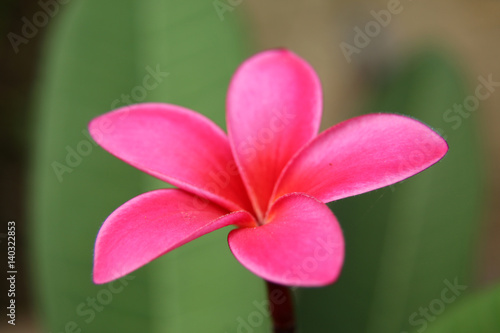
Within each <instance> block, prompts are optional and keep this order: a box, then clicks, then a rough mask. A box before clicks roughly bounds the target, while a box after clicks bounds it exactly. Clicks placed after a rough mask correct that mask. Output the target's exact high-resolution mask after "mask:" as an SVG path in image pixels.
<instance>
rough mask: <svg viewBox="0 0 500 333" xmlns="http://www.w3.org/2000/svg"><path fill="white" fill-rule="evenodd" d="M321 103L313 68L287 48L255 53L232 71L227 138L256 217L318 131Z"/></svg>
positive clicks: (265, 207)
mask: <svg viewBox="0 0 500 333" xmlns="http://www.w3.org/2000/svg"><path fill="white" fill-rule="evenodd" d="M321 108H322V97H321V85H320V82H319V79H318V77H317V76H316V73H315V72H314V70H313V69H312V68H311V67H310V66H309V65H308V64H307V63H306V62H305V61H304V60H302V59H301V58H299V57H298V56H296V55H295V54H293V53H291V52H289V51H287V50H272V51H266V52H262V53H260V54H257V55H256V56H254V57H252V58H250V59H249V60H247V61H246V62H245V63H243V65H242V66H241V67H240V68H239V69H238V71H237V72H236V74H235V75H234V77H233V79H232V81H231V84H230V87H229V91H228V98H227V126H228V132H229V140H230V142H231V148H232V149H233V153H234V156H235V159H236V162H237V163H238V166H239V167H240V171H241V174H242V178H243V181H244V182H245V185H246V186H247V190H248V192H249V194H250V199H251V201H252V203H253V206H254V209H255V210H256V211H257V212H256V213H257V216H258V217H259V218H262V217H263V215H264V213H265V212H266V210H267V206H268V201H269V199H270V197H271V194H272V191H273V188H274V185H275V183H276V180H277V179H278V177H279V175H280V173H281V171H282V169H283V167H284V166H285V165H286V163H287V162H288V161H289V160H290V158H291V157H292V156H293V155H294V154H295V153H296V152H297V151H298V150H299V149H300V148H302V146H304V145H305V144H306V143H307V142H309V141H310V140H311V139H312V138H314V136H316V135H317V133H318V128H319V123H320V120H321Z"/></svg>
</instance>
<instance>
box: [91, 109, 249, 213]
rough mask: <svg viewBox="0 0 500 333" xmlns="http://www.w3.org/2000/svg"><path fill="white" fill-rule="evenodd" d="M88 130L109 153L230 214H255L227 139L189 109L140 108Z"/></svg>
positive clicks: (100, 120)
mask: <svg viewBox="0 0 500 333" xmlns="http://www.w3.org/2000/svg"><path fill="white" fill-rule="evenodd" d="M89 131H90V134H91V135H92V137H93V138H94V139H95V141H96V142H97V143H98V144H99V145H101V146H102V147H103V148H104V149H106V150H107V151H109V152H110V153H111V154H113V155H115V156H116V157H118V158H120V159H122V160H123V161H125V162H127V163H129V164H131V165H133V166H134V167H136V168H138V169H140V170H142V171H145V172H147V173H149V174H150V175H153V176H155V177H157V178H159V179H161V180H163V181H166V182H168V183H171V184H172V185H175V186H177V187H179V188H182V189H184V190H186V191H189V192H191V193H194V194H197V195H199V196H201V197H204V198H207V199H209V200H211V201H213V202H215V203H217V204H219V205H221V206H223V207H225V208H228V209H230V210H239V209H247V210H248V209H251V204H250V202H249V200H248V195H247V194H246V190H245V187H244V185H243V183H242V181H241V177H240V175H239V172H238V169H237V166H236V163H235V162H234V159H233V156H232V152H231V148H230V146H229V142H228V139H227V136H226V134H225V133H224V132H223V131H222V130H221V129H220V128H219V127H218V126H217V125H215V124H214V123H213V122H211V121H210V120H209V119H207V118H205V117H204V116H202V115H200V114H198V113H196V112H193V111H191V110H188V109H185V108H182V107H179V106H175V105H169V104H160V103H145V104H137V105H132V106H128V107H124V108H121V109H118V110H116V111H113V112H109V113H107V114H104V115H102V116H99V117H97V118H95V119H94V120H92V122H91V123H90V125H89Z"/></svg>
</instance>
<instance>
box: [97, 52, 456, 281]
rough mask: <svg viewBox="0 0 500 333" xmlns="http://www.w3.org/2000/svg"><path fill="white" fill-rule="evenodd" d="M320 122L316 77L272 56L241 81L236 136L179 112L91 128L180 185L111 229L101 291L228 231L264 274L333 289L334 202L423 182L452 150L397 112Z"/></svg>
mask: <svg viewBox="0 0 500 333" xmlns="http://www.w3.org/2000/svg"><path fill="white" fill-rule="evenodd" d="M321 112H322V95H321V86H320V82H319V80H318V77H317V76H316V73H315V72H314V70H313V69H312V68H311V67H310V66H309V65H308V64H307V63H306V62H305V61H304V60H302V59H301V58H299V57H298V56H296V55H295V54H293V53H291V52H290V51H287V50H271V51H266V52H262V53H259V54H257V55H255V56H253V57H252V58H250V59H248V60H247V61H246V62H245V63H243V65H242V66H241V67H240V68H239V69H238V71H237V72H236V74H235V75H234V77H233V79H232V81H231V84H230V87H229V91H228V96H227V128H228V134H227V135H226V133H225V132H224V131H223V130H221V129H220V128H219V127H218V126H217V125H215V124H214V123H213V122H212V121H210V120H209V119H207V118H205V117H204V116H202V115H200V114H198V113H195V112H193V111H191V110H188V109H185V108H183V107H180V106H175V105H169V104H159V103H147V104H138V105H133V106H128V107H124V108H121V109H118V110H115V111H112V112H110V113H107V114H105V115H102V116H100V117H97V118H95V119H94V120H92V122H91V123H90V125H89V129H90V133H91V134H92V136H93V138H94V139H95V140H96V141H97V142H98V143H99V144H100V145H101V146H102V147H103V148H104V149H106V150H108V151H109V152H110V153H112V154H113V155H115V156H116V157H118V158H120V159H122V160H123V161H125V162H127V163H129V164H131V165H133V166H134V167H136V168H138V169H140V170H142V171H144V172H146V173H148V174H150V175H153V176H155V177H157V178H159V179H161V180H163V181H165V182H168V183H170V184H173V185H175V186H177V187H178V189H162V190H156V191H152V192H148V193H144V194H142V195H139V196H138V197H136V198H133V199H132V200H130V201H128V202H126V203H125V204H123V205H122V206H121V207H119V208H118V209H117V210H115V211H114V212H113V213H112V214H111V215H110V216H109V217H108V218H107V219H106V221H105V222H104V224H103V226H102V227H101V229H100V230H99V234H98V235H97V240H96V244H95V258H94V282H95V283H105V282H109V281H111V280H114V279H117V278H119V277H121V276H123V275H126V274H128V273H130V272H132V271H133V270H135V269H137V268H139V267H141V266H143V265H145V264H146V263H148V262H150V261H152V260H153V259H155V258H157V257H159V256H161V255H163V254H165V253H167V252H169V251H171V250H173V249H175V248H177V247H179V246H181V245H183V244H185V243H187V242H190V241H192V240H193V239H195V238H197V237H200V236H202V235H204V234H206V233H209V232H211V231H214V230H216V229H219V228H222V227H225V226H229V225H234V226H236V227H237V228H236V229H234V230H232V231H231V232H230V233H229V236H228V243H229V247H230V249H231V251H232V253H233V254H234V256H235V257H236V258H237V259H238V261H239V262H240V263H241V264H242V265H243V266H245V267H246V268H248V269H249V270H250V271H252V272H253V273H255V274H256V275H258V276H260V277H262V278H264V279H266V280H269V281H272V282H275V283H279V284H284V285H297V286H323V285H326V284H329V283H332V282H334V281H335V280H336V279H337V277H338V276H339V274H340V271H341V268H342V264H343V259H344V240H343V236H342V231H341V228H340V226H339V224H338V222H337V219H336V218H335V216H334V215H333V214H332V212H331V211H330V209H328V207H327V206H326V205H325V203H327V202H330V201H333V200H338V199H342V198H346V197H349V196H353V195H357V194H361V193H364V192H367V191H371V190H375V189H378V188H380V187H384V186H387V185H391V184H393V183H396V182H398V181H401V180H403V179H405V178H408V177H410V176H412V175H415V174H416V173H418V172H420V171H422V170H424V169H426V168H428V167H429V166H431V165H433V164H434V163H436V162H437V161H439V160H440V159H441V158H442V157H443V156H444V155H445V154H446V152H447V150H448V146H447V144H446V142H445V141H444V140H443V139H442V138H441V137H440V136H439V135H438V134H436V133H435V132H434V131H432V130H431V129H430V128H428V127H427V126H426V125H424V124H422V123H420V122H419V121H417V120H414V119H412V118H409V117H405V116H401V115H395V114H370V115H365V116H360V117H356V118H352V119H350V120H347V121H344V122H342V123H340V124H338V125H336V126H333V127H331V128H329V129H328V130H326V131H324V132H323V133H321V134H319V135H318V128H319V125H320V119H321ZM125 181H126V180H125ZM402 223H403V221H402ZM214 260H216V258H214Z"/></svg>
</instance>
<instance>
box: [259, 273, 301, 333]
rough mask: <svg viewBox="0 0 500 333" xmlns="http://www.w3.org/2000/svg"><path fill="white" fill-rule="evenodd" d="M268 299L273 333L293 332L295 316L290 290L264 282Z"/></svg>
mask: <svg viewBox="0 0 500 333" xmlns="http://www.w3.org/2000/svg"><path fill="white" fill-rule="evenodd" d="M266 283H267V296H268V298H269V312H270V313H271V318H272V322H273V332H274V333H293V332H295V315H294V309H293V295H292V292H291V291H290V288H288V287H286V286H282V285H279V284H276V283H273V282H269V281H266Z"/></svg>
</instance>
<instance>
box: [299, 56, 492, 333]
mask: <svg viewBox="0 0 500 333" xmlns="http://www.w3.org/2000/svg"><path fill="white" fill-rule="evenodd" d="M458 73H459V70H458V69H457V67H456V66H454V65H453V64H452V63H451V62H450V60H449V58H448V57H447V56H445V55H443V54H441V53H440V52H434V51H428V52H424V53H421V54H417V55H415V56H414V57H412V58H411V59H410V61H408V63H407V64H406V65H405V66H403V67H402V68H401V69H399V70H397V71H396V72H395V73H394V74H393V75H390V76H388V77H387V78H386V81H385V82H381V85H380V88H379V89H378V91H377V93H376V95H375V97H374V98H373V101H372V102H371V103H370V105H369V106H368V107H367V112H390V113H401V114H405V115H409V116H412V117H415V118H416V119H419V120H421V121H423V122H425V123H427V124H428V125H430V126H432V127H434V128H440V129H441V130H440V131H441V132H442V133H443V134H444V135H445V138H446V139H447V141H448V144H449V146H450V150H449V152H448V154H447V156H446V157H445V158H444V159H443V160H442V161H441V162H439V163H438V164H436V165H434V166H432V167H431V168H430V169H428V170H425V171H424V172H422V173H420V174H419V175H416V176H414V177H411V178H410V179H408V180H406V181H404V182H402V183H398V184H396V185H394V186H391V187H389V188H384V189H380V190H377V191H374V192H371V193H367V194H364V195H361V196H358V197H354V198H349V199H345V200H341V201H338V202H334V203H332V204H331V208H332V210H333V212H334V213H335V214H336V216H337V217H338V219H339V221H340V223H341V225H342V227H343V231H344V235H345V240H346V261H345V266H344V270H343V273H342V275H341V277H340V279H339V281H338V282H337V283H336V284H334V285H332V286H329V287H327V288H322V289H312V290H301V291H300V293H299V295H300V299H301V302H300V310H301V313H300V314H301V318H300V319H301V322H302V324H303V331H304V332H309V331H314V332H368V333H378V332H380V333H386V332H399V331H401V330H406V329H409V328H410V323H409V316H410V315H411V314H412V313H413V312H414V311H416V310H418V308H419V306H421V305H423V304H428V303H429V302H430V301H431V300H433V299H435V298H436V297H438V296H439V295H440V292H441V290H442V289H443V285H444V283H445V280H450V281H452V280H454V279H458V281H459V283H463V284H466V285H468V284H469V274H470V269H471V265H470V263H471V255H472V254H473V253H474V251H473V248H474V240H475V236H476V229H477V224H478V222H479V221H480V216H479V211H480V204H481V196H480V193H481V182H482V180H481V179H480V176H479V174H480V154H479V149H478V144H477V134H476V133H477V131H476V128H475V119H474V116H473V115H472V116H471V117H470V118H468V119H464V120H463V122H462V124H461V126H460V127H459V128H458V129H453V128H452V127H451V124H450V123H447V122H446V121H445V120H444V118H443V114H444V112H445V111H446V110H447V109H448V108H450V107H452V106H453V104H454V103H462V101H463V100H464V98H465V93H464V88H463V86H462V82H463V81H464V80H463V78H462V77H461V76H460V74H458ZM422 149H425V147H422ZM420 153H425V151H422V152H416V155H415V156H416V158H417V157H418V154H420Z"/></svg>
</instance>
